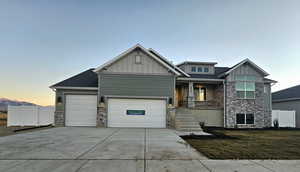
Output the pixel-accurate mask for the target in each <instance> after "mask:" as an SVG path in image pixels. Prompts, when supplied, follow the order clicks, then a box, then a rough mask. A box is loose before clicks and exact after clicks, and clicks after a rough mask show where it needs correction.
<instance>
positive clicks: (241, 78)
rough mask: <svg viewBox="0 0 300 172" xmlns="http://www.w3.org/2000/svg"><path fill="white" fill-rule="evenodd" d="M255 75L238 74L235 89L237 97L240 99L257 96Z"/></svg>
mask: <svg viewBox="0 0 300 172" xmlns="http://www.w3.org/2000/svg"><path fill="white" fill-rule="evenodd" d="M255 80H256V77H255V76H251V75H238V76H236V84H235V90H236V94H237V97H238V98H240V99H254V98H255Z"/></svg>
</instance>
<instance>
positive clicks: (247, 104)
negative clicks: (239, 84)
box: [225, 82, 272, 128]
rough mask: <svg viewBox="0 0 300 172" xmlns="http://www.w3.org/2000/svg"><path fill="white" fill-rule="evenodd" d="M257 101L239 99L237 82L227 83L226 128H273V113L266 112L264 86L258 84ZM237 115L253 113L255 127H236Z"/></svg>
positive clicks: (256, 85)
mask: <svg viewBox="0 0 300 172" xmlns="http://www.w3.org/2000/svg"><path fill="white" fill-rule="evenodd" d="M255 87H256V92H255V99H254V100H251V99H246V100H245V99H238V98H237V95H236V91H235V82H228V83H226V92H227V100H226V126H225V127H228V128H234V127H239V128H249V127H250V128H262V127H269V126H271V121H272V118H271V113H270V112H267V113H266V111H265V110H264V97H263V96H264V94H263V91H264V84H263V83H256V84H255ZM237 113H253V114H254V125H236V114H237Z"/></svg>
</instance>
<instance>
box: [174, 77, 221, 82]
mask: <svg viewBox="0 0 300 172" xmlns="http://www.w3.org/2000/svg"><path fill="white" fill-rule="evenodd" d="M177 80H178V81H219V82H223V81H224V79H206V78H181V77H179V78H177Z"/></svg>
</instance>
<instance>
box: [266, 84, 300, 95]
mask: <svg viewBox="0 0 300 172" xmlns="http://www.w3.org/2000/svg"><path fill="white" fill-rule="evenodd" d="M299 86H300V84H298V85H295V86H292V87H288V88H284V89H282V90H278V91H275V92H273V93H272V94H274V93H278V92H281V91H285V90H288V89H291V88H295V87H299Z"/></svg>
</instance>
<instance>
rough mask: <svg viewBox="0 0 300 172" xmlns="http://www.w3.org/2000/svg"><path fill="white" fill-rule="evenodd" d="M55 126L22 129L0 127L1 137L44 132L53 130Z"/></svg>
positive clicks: (17, 127) (19, 127) (18, 127)
mask: <svg viewBox="0 0 300 172" xmlns="http://www.w3.org/2000/svg"><path fill="white" fill-rule="evenodd" d="M52 127H53V126H51V125H48V126H38V127H37V126H26V127H21V126H15V127H6V126H0V137H1V136H9V135H14V134H18V133H24V132H32V131H38V130H43V129H47V128H52Z"/></svg>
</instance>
